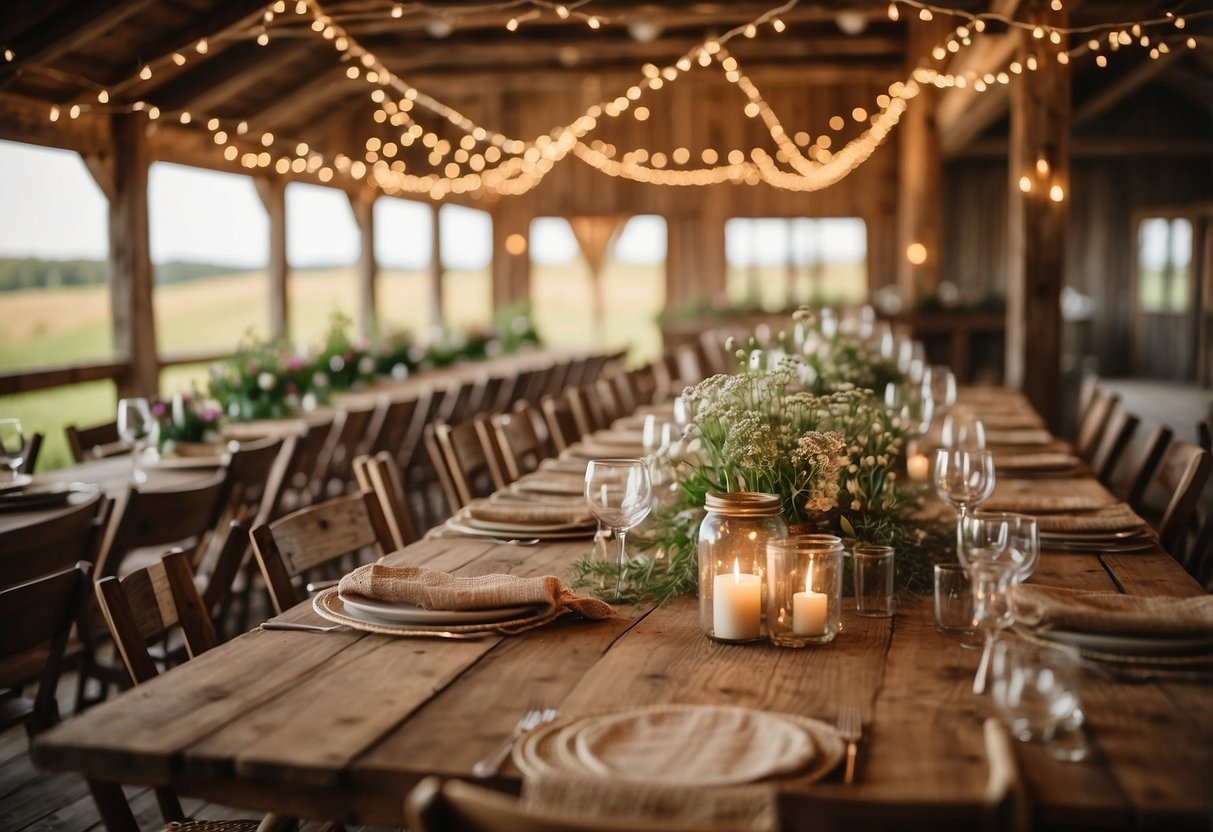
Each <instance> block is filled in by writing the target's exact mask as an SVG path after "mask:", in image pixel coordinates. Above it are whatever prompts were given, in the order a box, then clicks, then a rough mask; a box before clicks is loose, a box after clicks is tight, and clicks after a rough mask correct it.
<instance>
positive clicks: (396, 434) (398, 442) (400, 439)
mask: <svg viewBox="0 0 1213 832" xmlns="http://www.w3.org/2000/svg"><path fill="white" fill-rule="evenodd" d="M419 402H420V398H417V397H413V398H408V399H391V398H388V397H387V396H382V397H380V399H379V404H378V406H377V407H376V409H375V415H374V417H373V418H372V419H371V424H370V425H368V426H367V429H366V435H367V437H368V441H367V443H366V445H365V446H364V451H363V452H364V453H365V454H366V455H368V456H375V455H376V454H379V453H382V452H384V451H386V452H387V453H390V454H392V455H393V456H395V455H397V454H398V453H400V449H401V448H402V447H403V446H404V441H405V438H406V437H407V436H408V433H409V427H410V426H411V425H412V422H413V415H414V414H415V413H416V412H417V406H418V404H419Z"/></svg>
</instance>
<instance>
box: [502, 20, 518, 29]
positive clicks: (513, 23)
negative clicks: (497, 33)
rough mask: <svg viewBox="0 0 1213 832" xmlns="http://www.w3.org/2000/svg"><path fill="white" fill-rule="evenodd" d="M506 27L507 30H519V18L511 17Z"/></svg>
mask: <svg viewBox="0 0 1213 832" xmlns="http://www.w3.org/2000/svg"><path fill="white" fill-rule="evenodd" d="M505 28H506V30H507V31H510V32H517V31H518V18H516V17H511V18H510V19H509V20H507V21H506V23H505Z"/></svg>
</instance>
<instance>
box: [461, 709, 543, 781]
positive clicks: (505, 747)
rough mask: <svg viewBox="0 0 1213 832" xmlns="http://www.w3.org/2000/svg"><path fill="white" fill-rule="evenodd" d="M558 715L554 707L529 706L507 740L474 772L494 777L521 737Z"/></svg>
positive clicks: (473, 769) (477, 764) (482, 775)
mask: <svg viewBox="0 0 1213 832" xmlns="http://www.w3.org/2000/svg"><path fill="white" fill-rule="evenodd" d="M556 716H557V712H556V710H555V709H554V708H527V710H526V711H525V712H524V713H523V714H522V716H521V717H520V718H519V720H518V723H517V724H516V725H515V726H514V730H513V731H512V732H510V735H509V736H508V737H506V738H505V741H504V742H502V743H501V745H499V746H498V747H497V749H496V750H495V751H494V752H493V753H492V754H490V755H489V756H487V757H485V758H484V759H483V760H479V761H477V763H476V764H475V765H474V766H472V774H473V775H474V776H476V777H479V778H485V777H492V776H493V775H494V774H496V773H497V772H498V771H499V770H500V769H501V764H502V763H504V762H505V758H506V757H508V756H509V754H510V750H511V749H513V747H514V743H515V742H517V741H518V738H519V737H521V736H522V735H523V734H525V733H526V732H527V731H529V730H531V729H532V728H537V727H539V726H540V725H543V724H545V723H548V722H551V721H552V720H553V719H555V718H556Z"/></svg>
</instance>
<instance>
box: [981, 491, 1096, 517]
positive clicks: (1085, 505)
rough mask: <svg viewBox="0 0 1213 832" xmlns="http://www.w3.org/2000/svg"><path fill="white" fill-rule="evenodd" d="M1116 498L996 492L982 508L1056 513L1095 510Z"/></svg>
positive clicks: (1026, 512) (1089, 495)
mask: <svg viewBox="0 0 1213 832" xmlns="http://www.w3.org/2000/svg"><path fill="white" fill-rule="evenodd" d="M1115 502H1116V499H1115V498H1114V497H1111V496H1107V497H1099V496H1095V495H1091V494H1065V495H1053V494H1014V493H1009V492H1008V493H1005V494H998V493H995V494H994V495H993V496H991V497H990V498H988V499H987V500H985V501H984V502H983V503H982V504H981V508H982V510H989V511H1017V512H1020V513H1021V514H1055V513H1062V512H1067V511H1093V510H1094V509H1099V508H1104V507H1106V506H1108V505H1110V504H1112V503H1115Z"/></svg>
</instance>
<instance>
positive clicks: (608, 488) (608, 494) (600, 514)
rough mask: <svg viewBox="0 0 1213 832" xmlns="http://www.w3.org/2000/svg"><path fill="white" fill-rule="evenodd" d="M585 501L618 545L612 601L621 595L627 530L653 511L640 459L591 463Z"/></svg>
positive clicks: (649, 485) (649, 484)
mask: <svg viewBox="0 0 1213 832" xmlns="http://www.w3.org/2000/svg"><path fill="white" fill-rule="evenodd" d="M585 499H586V502H587V503H588V504H589V507H590V511H591V512H593V513H594V516H595V517H597V518H598V522H600V523H601V524H603V525H604V526H607V527H608V528H609V529H610V530H611V531H612V532H613V533H614V536H615V538H616V539H617V540H618V541H619V551H618V555H617V558H616V564H617V566H618V567H619V580H618V582H617V583H616V584H615V600H619V599H620V597H621V596H622V592H623V572H624V567H625V566H626V565H627V553H626V550H625V548H624V540H625V538H626V537H627V533H628V530H629V529H631V528H633V527H635V526H636V525H637V524H638V523H640V521H641V520H643V519H644V518H645V517H647V516H648V514H649V512H650V511H651V510H652V508H653V485H652V482H651V481H650V479H649V466H648V464H647V463H646V462H645V461H644V460H643V459H593V460H590V463H589V465H587V466H586V469H585Z"/></svg>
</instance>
